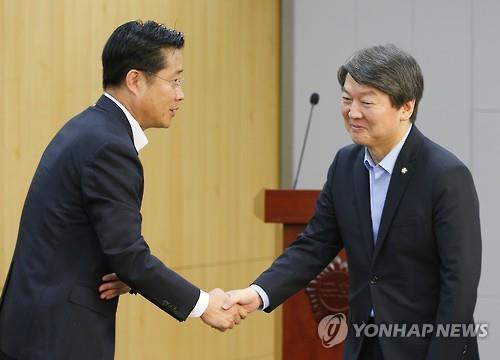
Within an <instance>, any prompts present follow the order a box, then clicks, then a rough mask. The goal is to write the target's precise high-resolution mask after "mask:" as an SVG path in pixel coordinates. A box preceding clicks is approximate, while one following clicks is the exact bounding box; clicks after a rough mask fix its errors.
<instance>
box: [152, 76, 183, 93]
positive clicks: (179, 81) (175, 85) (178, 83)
mask: <svg viewBox="0 0 500 360" xmlns="http://www.w3.org/2000/svg"><path fill="white" fill-rule="evenodd" d="M146 74H148V75H151V76H154V77H157V78H158V79H161V80H163V81H166V82H168V83H169V84H170V85H171V86H172V87H173V88H174V89H175V88H179V87H181V86H182V84H183V83H184V78H182V77H179V78H177V79H173V80H168V79H165V78H163V77H161V76H159V75H156V74H153V73H152V72H146Z"/></svg>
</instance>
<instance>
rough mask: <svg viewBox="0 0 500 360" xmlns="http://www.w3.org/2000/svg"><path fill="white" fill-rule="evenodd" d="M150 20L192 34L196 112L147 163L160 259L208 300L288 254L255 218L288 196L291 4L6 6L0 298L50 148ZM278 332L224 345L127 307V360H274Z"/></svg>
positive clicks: (2, 11) (157, 314)
mask: <svg viewBox="0 0 500 360" xmlns="http://www.w3.org/2000/svg"><path fill="white" fill-rule="evenodd" d="M137 18H142V19H150V18H152V19H155V20H157V21H160V22H163V23H166V24H167V25H169V26H173V27H176V28H178V29H179V30H182V31H183V32H185V34H186V49H185V51H184V60H185V64H184V65H185V70H186V82H185V86H184V90H185V93H186V100H185V103H184V105H183V108H182V110H181V111H180V113H179V115H178V116H177V117H176V118H175V120H174V123H173V125H172V127H171V128H170V129H169V130H166V131H165V130H149V131H148V132H147V135H148V137H149V140H150V143H149V145H148V146H147V147H146V148H145V149H144V150H143V152H141V159H142V161H143V165H144V168H145V184H146V185H145V186H146V189H145V195H144V202H143V216H144V226H143V233H144V235H145V238H146V239H147V241H148V242H149V243H150V245H151V247H152V249H153V252H154V253H155V255H157V256H158V257H159V258H161V259H163V260H164V261H165V262H166V263H167V265H169V266H171V267H173V268H174V269H176V270H178V271H179V272H181V273H182V274H184V275H185V276H186V277H187V278H189V279H191V280H192V281H193V282H195V283H196V284H197V285H199V286H201V287H202V288H204V289H206V290H210V288H212V287H215V286H219V287H223V288H226V287H227V288H232V287H241V286H244V285H247V284H248V282H249V281H251V280H253V278H254V277H255V276H256V275H258V273H259V272H260V271H261V270H263V269H264V268H265V267H266V266H267V265H268V264H269V263H270V262H271V260H272V258H273V257H274V255H275V254H276V239H277V236H276V234H277V229H276V226H274V225H268V224H263V222H262V221H261V220H260V219H259V218H258V217H257V216H256V215H255V209H254V208H255V196H256V195H257V194H258V193H259V192H260V191H261V190H262V189H263V188H266V187H269V188H275V187H277V186H278V184H279V179H278V169H279V163H278V162H279V152H278V149H279V143H278V141H279V88H278V86H279V0H183V1H174V0H146V1H144V0H142V1H137V0H134V1H132V0H126V1H124V0H121V1H118V0H92V1H90V0H82V1H74V0H0V41H1V43H2V48H1V50H0V73H1V79H2V81H1V84H0V151H1V155H0V279H1V280H0V286H1V285H3V279H4V278H5V276H6V272H7V269H8V266H9V264H10V260H11V256H12V252H13V250H14V245H15V240H16V237H17V230H18V225H19V218H20V214H21V210H22V205H23V202H24V198H25V196H26V192H27V189H28V186H29V183H30V181H31V177H32V175H33V173H34V170H35V168H36V165H37V163H38V161H39V159H40V156H41V154H42V152H43V150H44V148H45V147H46V146H47V144H48V142H49V141H50V139H51V138H52V137H53V136H54V134H55V133H56V132H57V130H58V129H59V128H60V127H61V126H62V124H64V123H65V122H66V121H67V120H68V119H69V118H70V117H71V116H73V115H75V114H77V113H79V112H80V111H82V110H83V109H84V108H86V107H87V106H89V105H91V104H92V103H94V102H95V101H96V100H97V98H98V97H99V95H100V94H101V92H102V89H101V62H100V56H101V51H102V48H103V46H104V43H105V41H106V39H107V38H108V37H109V35H110V33H111V31H112V30H113V29H114V28H115V27H116V26H118V25H119V24H121V23H123V22H125V21H128V20H133V19H137ZM275 321H279V320H277V318H276V316H273V315H264V314H257V315H255V316H253V317H251V318H249V319H248V320H247V321H246V324H244V325H242V326H241V327H239V328H238V329H237V330H236V331H234V332H231V333H225V334H219V333H218V332H216V331H213V330H212V329H210V328H208V327H205V326H203V325H202V324H201V321H199V320H190V321H188V322H186V323H183V324H179V323H178V322H177V321H175V320H174V319H172V318H170V317H168V315H166V314H164V313H162V312H161V311H160V310H159V309H157V308H156V307H155V306H153V305H151V304H149V303H147V302H146V301H144V300H143V299H142V298H140V296H138V297H135V298H132V297H126V298H125V299H123V301H122V303H121V305H120V308H119V325H118V329H117V335H118V336H117V343H118V347H117V357H116V358H117V359H120V360H122V359H123V360H132V359H141V358H148V359H149V358H151V359H166V358H168V359H192V358H200V359H212V358H213V359H215V358H221V359H270V358H272V357H273V356H274V354H275V351H276V344H275V343H276V341H279V339H278V337H279V336H278V337H277V336H275V333H274V331H275Z"/></svg>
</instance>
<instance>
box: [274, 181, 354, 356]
mask: <svg viewBox="0 0 500 360" xmlns="http://www.w3.org/2000/svg"><path fill="white" fill-rule="evenodd" d="M318 195H319V191H318V190H266V191H265V194H264V221H265V222H266V223H280V224H283V249H284V248H286V247H287V246H288V245H290V244H291V243H292V242H293V241H294V240H295V239H296V237H297V235H298V234H299V233H301V232H302V231H303V230H304V228H305V226H306V224H307V223H308V221H309V219H310V218H311V217H312V215H313V214H314V209H315V203H316V199H317V198H318ZM348 291H349V277H348V273H347V262H346V258H345V254H344V251H342V252H341V253H340V254H339V256H338V257H336V258H335V260H334V261H332V263H331V264H330V265H329V266H327V268H325V270H324V271H323V272H322V273H321V274H320V275H318V277H317V278H316V279H314V280H313V281H311V283H309V285H308V286H307V288H306V289H303V290H301V291H299V292H298V293H297V294H295V295H294V296H292V297H290V298H289V299H288V300H286V301H285V302H284V303H283V305H282V306H283V321H282V334H283V343H282V354H283V359H284V360H304V359H308V360H323V359H324V360H327V359H328V360H335V359H341V358H342V353H343V348H344V344H343V343H340V344H337V345H335V346H333V347H330V348H327V347H325V346H324V345H323V343H322V340H321V338H320V336H319V335H318V324H319V322H320V321H321V319H322V318H323V317H324V316H327V315H330V314H331V315H334V314H337V313H344V314H346V315H347V311H348V306H347V302H348Z"/></svg>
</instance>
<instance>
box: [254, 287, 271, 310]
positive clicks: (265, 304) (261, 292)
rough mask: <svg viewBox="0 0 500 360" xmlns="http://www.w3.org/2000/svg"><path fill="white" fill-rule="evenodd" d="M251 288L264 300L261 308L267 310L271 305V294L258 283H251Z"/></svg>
mask: <svg viewBox="0 0 500 360" xmlns="http://www.w3.org/2000/svg"><path fill="white" fill-rule="evenodd" d="M250 288H252V289H254V290H255V291H257V294H259V296H260V299H261V300H262V307H260V310H265V309H266V308H267V307H268V306H269V296H267V293H266V292H265V291H264V289H262V288H261V287H260V286H259V285H256V284H252V285H250Z"/></svg>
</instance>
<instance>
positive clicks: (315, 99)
mask: <svg viewBox="0 0 500 360" xmlns="http://www.w3.org/2000/svg"><path fill="white" fill-rule="evenodd" d="M309 102H310V103H311V110H310V111H309V119H308V120H307V127H306V133H305V135H304V142H303V143H302V150H301V151H300V158H299V165H298V166H297V172H296V173H295V180H294V182H293V189H294V190H295V188H296V187H297V181H298V180H299V174H300V168H301V166H302V158H303V157H304V149H305V148H306V143H307V137H308V136H309V127H310V126H311V119H312V114H313V109H314V106H315V105H316V104H317V103H318V102H319V95H318V93H315V92H314V93H312V94H311V97H310V98H309Z"/></svg>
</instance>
